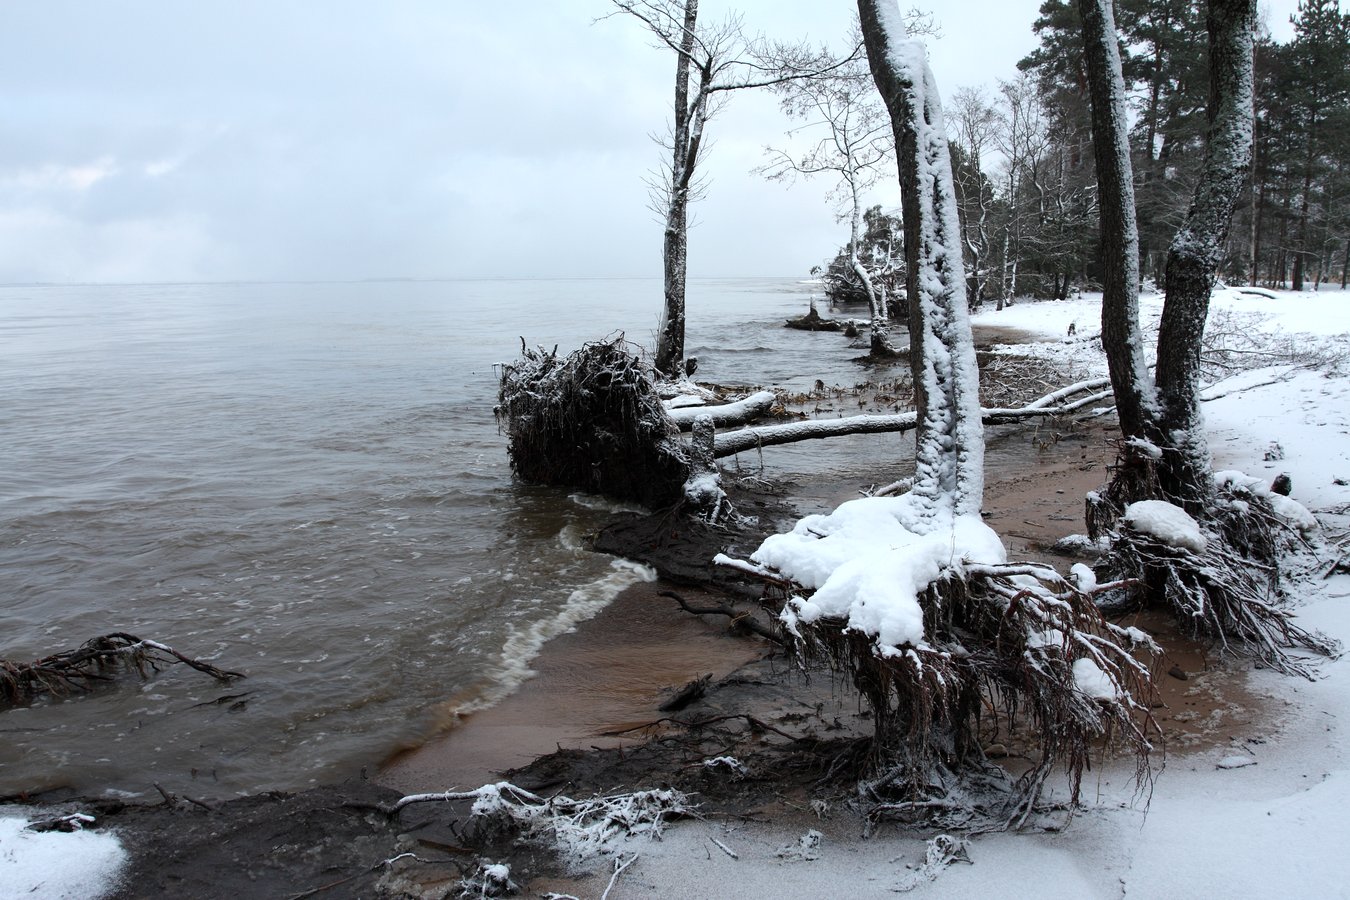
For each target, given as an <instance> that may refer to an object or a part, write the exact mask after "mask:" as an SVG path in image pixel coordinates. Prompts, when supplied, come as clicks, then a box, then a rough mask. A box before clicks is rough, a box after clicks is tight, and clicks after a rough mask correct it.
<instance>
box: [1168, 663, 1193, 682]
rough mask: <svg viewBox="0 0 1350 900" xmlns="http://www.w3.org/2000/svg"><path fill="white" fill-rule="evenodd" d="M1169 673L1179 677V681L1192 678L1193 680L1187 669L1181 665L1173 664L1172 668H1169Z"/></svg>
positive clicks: (1176, 677)
mask: <svg viewBox="0 0 1350 900" xmlns="http://www.w3.org/2000/svg"><path fill="white" fill-rule="evenodd" d="M1167 674H1168V675H1171V676H1172V677H1173V678H1175V679H1177V680H1178V681H1190V680H1191V676H1189V675H1187V674H1186V670H1185V669H1183V668H1181V666H1173V667H1172V668H1170V669H1168V670H1167Z"/></svg>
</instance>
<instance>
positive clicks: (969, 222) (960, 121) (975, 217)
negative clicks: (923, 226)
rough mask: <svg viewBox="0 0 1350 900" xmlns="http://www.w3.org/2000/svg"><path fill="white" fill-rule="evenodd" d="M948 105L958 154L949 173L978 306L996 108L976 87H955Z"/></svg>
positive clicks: (988, 216)
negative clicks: (987, 160) (988, 162)
mask: <svg viewBox="0 0 1350 900" xmlns="http://www.w3.org/2000/svg"><path fill="white" fill-rule="evenodd" d="M948 105H949V107H950V108H951V114H950V115H949V117H948V120H947V123H948V127H949V128H950V129H951V133H952V134H951V136H952V139H953V141H954V143H955V146H956V147H957V149H958V150H959V155H960V161H959V164H957V165H954V166H953V173H952V174H953V175H954V176H955V178H956V196H957V202H958V203H959V204H960V207H961V219H962V222H961V225H962V235H963V237H964V240H965V245H966V258H967V263H968V269H969V275H968V277H967V285H968V288H967V294H968V295H969V296H968V299H969V300H970V303H971V305H972V306H978V305H979V303H980V301H981V299H982V298H983V297H984V292H985V282H986V281H987V280H988V278H989V274H988V266H989V259H988V257H989V245H990V239H991V236H990V228H991V227H992V225H993V222H992V219H993V211H994V189H993V183H992V181H991V180H990V178H989V176H988V174H987V173H986V172H985V170H984V157H985V151H986V150H987V149H988V148H989V147H990V146H991V145H992V144H993V142H994V139H995V136H996V135H997V134H998V112H997V110H996V109H995V108H994V105H993V104H992V103H991V102H990V101H989V99H988V97H986V96H985V94H984V92H983V91H981V90H979V89H977V88H959V89H957V91H956V92H955V93H954V94H953V95H952V98H951V102H950V103H949V104H948Z"/></svg>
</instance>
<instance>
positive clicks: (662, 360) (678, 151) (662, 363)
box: [655, 0, 706, 378]
mask: <svg viewBox="0 0 1350 900" xmlns="http://www.w3.org/2000/svg"><path fill="white" fill-rule="evenodd" d="M697 25H698V0H685V4H684V31H683V33H682V34H681V36H680V50H679V52H678V53H676V54H675V111H674V115H675V121H674V133H673V135H672V144H673V145H674V146H673V147H672V149H671V164H670V185H669V191H670V196H669V197H668V198H667V199H668V206H667V208H666V231H665V237H664V240H663V243H662V253H661V256H662V265H663V268H664V276H665V277H664V287H665V304H664V306H663V308H662V311H661V324H660V327H659V328H658V329H657V336H656V360H655V364H656V369H657V371H659V372H661V373H662V374H664V375H666V376H667V377H670V378H676V377H678V376H679V375H680V374H681V371H682V369H683V366H684V324H685V316H684V310H685V283H686V272H687V271H688V257H689V227H688V216H689V189H690V184H691V180H692V177H693V170H694V164H695V162H696V161H697V159H696V157H697V152H698V146H697V140H698V137H699V135H698V133H697V132H698V130H700V129H701V126H702V118H703V116H702V105H701V104H702V103H703V102H706V101H705V100H704V99H703V98H704V97H705V93H704V91H703V90H702V88H703V87H705V85H704V84H700V91H699V95H698V99H699V103H697V104H696V105H695V109H694V110H691V109H690V108H689V70H690V69H691V68H692V66H693V62H692V55H693V51H694V29H695V28H696V27H697Z"/></svg>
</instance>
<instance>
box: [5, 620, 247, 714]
mask: <svg viewBox="0 0 1350 900" xmlns="http://www.w3.org/2000/svg"><path fill="white" fill-rule="evenodd" d="M174 662H181V663H183V664H184V665H187V666H190V667H192V668H194V669H196V670H197V671H198V672H205V673H206V674H207V675H210V676H211V677H212V678H214V679H216V680H217V681H230V680H231V679H234V678H243V677H244V675H243V673H241V672H228V671H226V670H224V669H218V668H216V667H215V666H213V665H211V664H210V663H205V662H202V661H201V660H199V659H193V658H192V657H190V656H186V655H184V654H182V653H179V652H178V651H177V650H175V649H173V648H172V647H169V646H167V645H165V644H161V643H159V642H158V641H149V640H143V639H142V638H138V637H136V636H135V635H134V634H126V633H125V632H121V631H116V632H113V633H112V634H105V635H103V636H102V637H96V638H94V639H93V640H89V641H86V642H85V643H84V644H83V645H82V646H80V647H79V648H77V649H75V650H67V651H65V652H63V653H54V654H52V655H51V656H44V657H43V658H42V659H39V660H36V661H34V662H31V663H16V662H11V661H9V660H5V659H0V709H3V708H5V707H10V706H17V705H19V704H22V703H28V702H30V701H32V700H33V699H34V698H36V697H37V696H38V695H40V694H44V693H54V694H61V693H66V692H68V691H87V690H90V689H91V688H92V687H93V686H94V685H95V684H98V683H100V682H107V681H111V680H112V673H113V672H115V671H116V670H117V669H119V668H121V669H135V670H136V671H137V672H138V673H140V676H141V677H142V678H145V677H147V676H148V673H150V672H158V671H159V670H160V667H161V666H163V665H171V664H173V663H174Z"/></svg>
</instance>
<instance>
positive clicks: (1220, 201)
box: [1157, 0, 1256, 512]
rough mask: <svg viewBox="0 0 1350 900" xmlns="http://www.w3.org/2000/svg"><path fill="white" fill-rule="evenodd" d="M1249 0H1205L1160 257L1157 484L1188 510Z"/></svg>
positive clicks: (1197, 470)
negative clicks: (1195, 78)
mask: <svg viewBox="0 0 1350 900" xmlns="http://www.w3.org/2000/svg"><path fill="white" fill-rule="evenodd" d="M1255 21H1256V0H1210V4H1209V35H1210V37H1209V53H1210V64H1209V70H1210V92H1209V96H1210V99H1209V141H1208V144H1207V146H1206V148H1205V161H1204V164H1203V166H1202V168H1201V171H1200V180H1199V182H1198V183H1197V185H1196V188H1195V196H1194V198H1193V199H1192V201H1191V209H1190V212H1189V213H1188V214H1187V216H1186V222H1185V224H1184V225H1182V227H1181V230H1180V231H1178V232H1177V235H1176V237H1175V238H1173V240H1172V246H1171V249H1170V250H1169V252H1168V255H1167V300H1166V302H1165V303H1164V305H1163V314H1162V323H1161V327H1160V330H1159V332H1158V370H1157V373H1158V374H1157V384H1158V393H1159V396H1160V399H1161V402H1162V419H1161V421H1160V423H1159V424H1160V425H1161V429H1162V432H1163V434H1164V435H1166V436H1167V438H1168V439H1169V443H1170V444H1171V446H1170V447H1165V448H1164V456H1163V459H1162V463H1161V464H1160V466H1159V469H1158V478H1159V482H1160V486H1161V487H1162V489H1163V491H1164V492H1165V493H1169V494H1172V495H1173V496H1174V497H1176V498H1177V499H1179V500H1181V501H1182V502H1183V505H1185V506H1186V507H1187V508H1188V509H1189V510H1191V511H1192V512H1195V511H1198V510H1199V509H1200V508H1201V507H1202V505H1203V503H1204V501H1205V500H1206V499H1208V497H1209V495H1210V492H1211V491H1212V481H1213V479H1212V478H1211V477H1210V460H1209V447H1208V445H1207V443H1206V442H1205V434H1204V420H1203V418H1202V416H1201V414H1200V342H1201V339H1202V338H1203V337H1204V330H1205V319H1206V318H1207V317H1208V315H1209V295H1210V292H1211V291H1212V290H1213V289H1214V276H1215V271H1216V270H1217V269H1218V267H1219V263H1220V262H1222V260H1223V249H1224V244H1225V242H1226V241H1227V240H1228V230H1229V226H1230V224H1231V222H1232V217H1233V210H1234V209H1236V208H1237V203H1238V200H1239V198H1240V197H1241V195H1242V187H1243V182H1244V181H1245V179H1246V177H1247V171H1248V168H1249V167H1250V165H1251V158H1252V41H1253V37H1252V33H1253V30H1254V23H1255Z"/></svg>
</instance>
